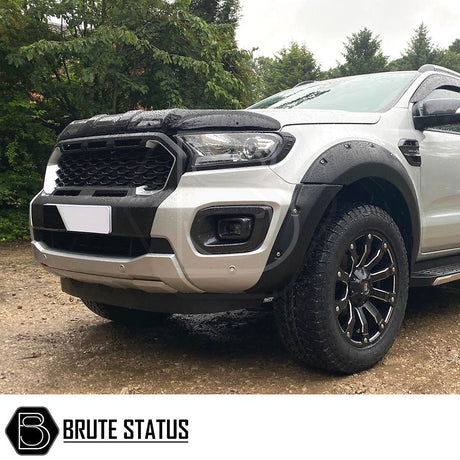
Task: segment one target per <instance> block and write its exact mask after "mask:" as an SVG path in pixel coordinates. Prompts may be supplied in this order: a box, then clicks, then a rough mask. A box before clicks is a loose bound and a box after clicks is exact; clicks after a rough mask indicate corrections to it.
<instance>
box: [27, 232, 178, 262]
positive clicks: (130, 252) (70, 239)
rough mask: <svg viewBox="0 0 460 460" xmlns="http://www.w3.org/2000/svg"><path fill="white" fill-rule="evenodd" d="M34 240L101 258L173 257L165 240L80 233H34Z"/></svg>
mask: <svg viewBox="0 0 460 460" xmlns="http://www.w3.org/2000/svg"><path fill="white" fill-rule="evenodd" d="M34 239H35V240H36V241H39V242H41V243H43V244H45V245H46V246H47V247H48V248H49V249H54V250H58V251H68V252H72V253H76V254H92V255H96V256H101V257H107V256H110V257H130V258H132V257H139V256H142V255H145V254H149V253H150V254H170V255H171V254H174V251H173V249H172V247H171V244H170V243H169V241H168V240H166V239H164V238H150V237H145V238H144V237H141V238H135V237H128V236H114V235H100V234H94V233H81V232H66V231H64V232H59V231H51V230H37V229H35V230H34Z"/></svg>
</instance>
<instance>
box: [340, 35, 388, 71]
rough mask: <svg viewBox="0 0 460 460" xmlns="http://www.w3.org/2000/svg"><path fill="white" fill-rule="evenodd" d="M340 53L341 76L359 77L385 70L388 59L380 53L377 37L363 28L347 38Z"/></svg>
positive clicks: (379, 42) (379, 43)
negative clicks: (341, 56) (343, 59)
mask: <svg viewBox="0 0 460 460" xmlns="http://www.w3.org/2000/svg"><path fill="white" fill-rule="evenodd" d="M344 46H345V52H344V53H342V55H343V57H344V58H345V63H344V64H343V65H339V72H340V73H341V75H359V74H366V73H373V72H384V71H386V70H387V64H388V57H387V56H385V55H384V54H383V52H382V48H381V41H380V40H379V38H378V36H376V37H374V36H373V34H372V32H371V31H370V30H369V29H367V28H364V29H362V30H360V31H359V32H357V33H354V34H352V35H351V36H350V37H347V41H346V42H345V43H344Z"/></svg>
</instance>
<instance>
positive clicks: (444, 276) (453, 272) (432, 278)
mask: <svg viewBox="0 0 460 460" xmlns="http://www.w3.org/2000/svg"><path fill="white" fill-rule="evenodd" d="M457 280H460V263H455V264H450V265H443V266H439V267H434V268H426V269H424V270H417V271H413V272H412V274H411V283H410V284H411V286H413V287H420V286H439V285H440V284H445V283H450V282H452V281H457Z"/></svg>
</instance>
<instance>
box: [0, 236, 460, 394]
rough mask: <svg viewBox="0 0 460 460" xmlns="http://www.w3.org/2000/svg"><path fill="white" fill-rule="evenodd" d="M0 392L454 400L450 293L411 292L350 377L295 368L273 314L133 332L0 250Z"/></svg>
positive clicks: (209, 318)
mask: <svg viewBox="0 0 460 460" xmlns="http://www.w3.org/2000/svg"><path fill="white" fill-rule="evenodd" d="M0 324H1V328H0V393H2V394H8V393H347V394H354V393H457V394H458V393H460V284H459V283H456V284H451V285H445V286H444V287H438V288H430V289H419V290H414V291H412V292H411V295H410V299H409V306H408V311H407V315H406V320H405V323H404V325H403V329H402V331H401V333H400V335H399V337H398V339H397V341H396V343H395V345H394V346H393V348H392V349H391V350H390V353H389V354H388V355H387V357H386V358H385V359H384V360H383V361H382V362H381V363H380V364H378V365H377V366H376V367H374V368H373V369H371V370H369V371H366V372H363V373H361V374H359V375H353V376H348V377H337V376H331V375H327V374H322V373H319V372H317V371H313V370H309V369H303V368H302V367H300V366H299V365H298V364H296V363H295V362H293V361H292V360H290V358H289V356H288V355H287V353H286V352H285V351H284V349H283V348H282V346H281V343H280V341H279V339H278V337H277V334H276V330H275V327H274V324H273V318H272V315H271V314H270V313H269V312H266V313H254V312H244V311H241V312H234V313H222V314H215V315H198V316H185V315H174V316H173V317H172V318H171V319H169V320H168V321H167V322H166V323H165V324H163V325H162V327H156V328H146V329H145V328H144V329H136V328H133V327H126V326H120V325H116V324H114V323H111V322H109V321H106V320H103V319H101V318H99V317H97V316H95V315H94V314H92V313H91V312H90V311H89V310H87V309H86V307H84V305H83V304H82V303H81V302H80V301H79V300H78V299H76V298H71V297H69V296H68V295H67V294H64V293H62V292H61V291H60V286H59V281H58V279H57V278H56V277H54V276H52V275H49V274H47V273H46V272H45V271H44V270H43V269H42V268H41V267H40V266H39V265H38V264H36V263H35V262H34V261H33V259H32V256H31V251H30V247H29V244H28V243H27V242H20V243H0Z"/></svg>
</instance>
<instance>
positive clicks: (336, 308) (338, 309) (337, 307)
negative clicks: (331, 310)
mask: <svg viewBox="0 0 460 460" xmlns="http://www.w3.org/2000/svg"><path fill="white" fill-rule="evenodd" d="M335 311H336V312H337V313H338V312H339V311H340V307H339V306H338V305H337V306H336V307H335Z"/></svg>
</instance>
